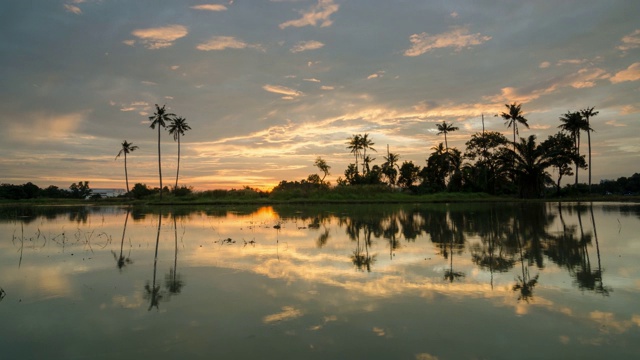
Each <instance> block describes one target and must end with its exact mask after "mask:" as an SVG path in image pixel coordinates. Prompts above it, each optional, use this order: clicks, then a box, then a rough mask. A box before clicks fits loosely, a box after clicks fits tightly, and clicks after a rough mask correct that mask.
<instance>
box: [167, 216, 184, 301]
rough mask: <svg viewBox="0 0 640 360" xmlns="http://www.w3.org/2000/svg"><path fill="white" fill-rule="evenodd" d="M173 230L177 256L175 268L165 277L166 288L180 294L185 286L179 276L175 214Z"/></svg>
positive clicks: (175, 256) (172, 292)
mask: <svg viewBox="0 0 640 360" xmlns="http://www.w3.org/2000/svg"><path fill="white" fill-rule="evenodd" d="M173 229H174V238H175V249H176V250H175V255H174V258H173V268H171V269H169V274H167V275H165V286H166V287H167V289H168V290H169V292H170V293H171V294H179V293H180V291H181V290H182V287H183V286H184V281H182V277H181V276H180V274H178V227H177V226H176V215H175V213H174V214H173Z"/></svg>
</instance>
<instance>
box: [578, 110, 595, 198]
mask: <svg viewBox="0 0 640 360" xmlns="http://www.w3.org/2000/svg"><path fill="white" fill-rule="evenodd" d="M593 109H594V107H593V106H592V107H590V108H586V109H582V110H580V115H582V118H583V119H584V120H585V121H586V122H587V143H588V146H589V192H591V132H592V131H593V129H592V128H591V124H590V122H589V119H590V118H591V117H593V116H596V115H598V114H599V113H600V112H599V111H593Z"/></svg>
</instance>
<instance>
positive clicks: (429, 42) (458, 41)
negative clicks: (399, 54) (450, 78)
mask: <svg viewBox="0 0 640 360" xmlns="http://www.w3.org/2000/svg"><path fill="white" fill-rule="evenodd" d="M489 40H491V36H483V35H481V34H480V33H476V34H469V29H467V28H466V27H457V28H454V29H453V30H451V31H449V32H445V33H442V34H437V35H429V34H427V33H426V32H423V33H420V34H413V35H411V37H410V38H409V41H411V43H412V44H413V46H411V49H408V50H406V51H405V52H404V55H405V56H419V55H422V54H424V53H426V52H429V51H431V50H434V49H441V48H448V47H452V48H455V50H456V51H461V50H462V49H464V48H469V47H471V46H474V45H480V44H482V43H484V42H486V41H489Z"/></svg>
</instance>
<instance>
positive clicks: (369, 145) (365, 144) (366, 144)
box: [360, 133, 376, 173]
mask: <svg viewBox="0 0 640 360" xmlns="http://www.w3.org/2000/svg"><path fill="white" fill-rule="evenodd" d="M373 145H375V143H374V142H373V141H371V139H369V134H366V133H365V134H364V135H362V136H361V137H360V148H361V149H362V172H363V173H364V171H365V169H366V170H367V172H369V166H368V164H369V163H370V162H371V161H373V160H374V159H371V157H367V149H369V150H372V151H376V149H374V148H373Z"/></svg>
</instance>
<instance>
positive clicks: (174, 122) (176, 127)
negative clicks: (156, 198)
mask: <svg viewBox="0 0 640 360" xmlns="http://www.w3.org/2000/svg"><path fill="white" fill-rule="evenodd" d="M170 121H171V123H170V124H169V127H167V129H168V130H169V134H170V135H173V140H175V141H178V168H177V170H176V186H175V187H174V190H177V189H178V175H179V174H180V135H184V132H185V131H189V130H191V127H190V126H189V125H188V124H187V119H185V118H182V117H179V116H176V117H173V118H172V119H171V120H170Z"/></svg>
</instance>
